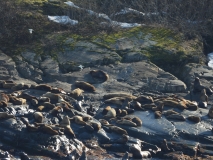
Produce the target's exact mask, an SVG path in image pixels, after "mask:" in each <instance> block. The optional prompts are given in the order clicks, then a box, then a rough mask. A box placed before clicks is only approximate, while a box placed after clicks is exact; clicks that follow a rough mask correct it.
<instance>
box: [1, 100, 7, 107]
mask: <svg viewBox="0 0 213 160" xmlns="http://www.w3.org/2000/svg"><path fill="white" fill-rule="evenodd" d="M7 105H8V103H7V102H5V101H0V108H4V107H7Z"/></svg>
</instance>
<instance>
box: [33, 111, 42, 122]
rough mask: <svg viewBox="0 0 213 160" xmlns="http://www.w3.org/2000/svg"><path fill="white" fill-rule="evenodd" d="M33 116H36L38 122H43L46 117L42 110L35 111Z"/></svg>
mask: <svg viewBox="0 0 213 160" xmlns="http://www.w3.org/2000/svg"><path fill="white" fill-rule="evenodd" d="M33 117H34V118H35V121H36V122H38V123H42V121H43V118H44V117H43V115H42V113H41V112H34V114H33Z"/></svg>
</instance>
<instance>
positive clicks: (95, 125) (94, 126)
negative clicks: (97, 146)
mask: <svg viewBox="0 0 213 160" xmlns="http://www.w3.org/2000/svg"><path fill="white" fill-rule="evenodd" d="M89 124H90V125H91V126H92V127H93V128H94V131H99V130H100V129H101V125H100V124H99V123H97V122H89Z"/></svg>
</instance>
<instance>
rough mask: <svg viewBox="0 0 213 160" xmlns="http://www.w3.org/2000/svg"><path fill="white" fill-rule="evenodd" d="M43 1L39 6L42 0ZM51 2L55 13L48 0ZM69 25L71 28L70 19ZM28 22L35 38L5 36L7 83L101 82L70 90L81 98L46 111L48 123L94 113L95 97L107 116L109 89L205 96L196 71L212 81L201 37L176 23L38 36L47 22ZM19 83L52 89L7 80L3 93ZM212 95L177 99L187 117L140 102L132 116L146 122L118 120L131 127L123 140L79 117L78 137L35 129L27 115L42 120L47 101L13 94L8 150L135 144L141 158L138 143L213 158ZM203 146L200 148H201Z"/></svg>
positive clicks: (62, 152)
mask: <svg viewBox="0 0 213 160" xmlns="http://www.w3.org/2000/svg"><path fill="white" fill-rule="evenodd" d="M37 3H38V4H37V5H38V6H39V5H40V2H37ZM42 3H43V2H42ZM47 4H49V5H50V6H51V7H54V6H55V7H56V10H57V4H58V2H52V1H49V2H45V5H44V6H45V7H47V6H49V5H47ZM35 6H36V5H35ZM35 6H33V7H35ZM44 6H43V7H44ZM31 7H32V6H31ZM45 10H46V11H48V14H49V13H51V12H50V10H48V7H47V8H45ZM74 11H75V10H74ZM74 11H73V12H74ZM120 20H122V18H120ZM45 21H47V23H50V24H49V25H51V24H52V25H53V26H54V25H57V24H55V23H54V22H51V21H48V19H47V15H46V19H45ZM31 27H32V28H33V27H35V26H31ZM62 27H65V28H66V25H65V26H63V25H62ZM118 28H119V27H118ZM27 29H28V28H26V34H28V39H27V40H28V42H29V44H30V45H26V44H18V45H17V46H15V47H14V46H13V47H14V49H15V50H12V49H11V50H8V49H7V48H8V46H7V45H5V44H2V45H1V46H0V50H1V51H0V80H1V84H3V82H4V81H7V82H8V81H12V82H13V83H15V84H21V83H24V84H27V85H29V86H36V85H41V84H46V85H49V86H51V87H53V88H54V87H56V88H60V89H62V90H63V92H60V94H61V95H63V96H64V97H66V95H67V96H68V95H69V94H68V93H70V92H71V91H73V90H74V89H75V88H77V87H76V86H75V82H76V81H85V82H88V83H90V84H92V85H94V87H95V88H96V91H95V92H94V93H91V92H89V91H86V90H85V91H84V92H83V95H82V96H80V97H79V98H74V99H73V98H68V99H69V103H70V104H71V105H72V106H73V108H72V112H71V111H69V112H68V111H63V112H62V113H59V114H58V115H57V116H53V115H51V114H50V113H49V111H42V114H43V116H44V120H43V122H44V123H45V124H60V122H61V121H62V119H63V117H65V116H67V115H68V116H69V117H70V118H71V117H73V116H74V115H82V116H90V117H91V115H89V114H88V112H86V111H87V110H88V109H89V107H90V105H92V106H93V107H94V114H93V115H92V120H91V122H96V123H98V124H100V122H99V121H98V120H99V119H102V118H103V115H102V114H101V113H102V111H103V109H104V107H106V106H107V103H105V99H104V98H103V96H104V95H107V94H110V93H123V94H128V95H132V96H135V97H139V96H141V95H144V96H151V97H153V98H156V97H169V96H174V95H175V96H178V97H182V98H184V99H187V100H190V101H195V102H197V103H198V102H199V101H200V93H194V92H192V88H193V82H194V79H195V77H199V78H200V81H201V83H202V84H203V85H204V86H205V87H209V88H212V84H213V72H212V71H213V69H212V68H210V67H208V66H206V65H205V63H206V61H207V60H206V56H205V55H204V53H203V50H204V46H203V43H202V42H201V39H200V38H199V37H194V38H192V39H190V40H189V39H185V38H184V36H183V35H182V34H180V33H178V32H175V31H172V30H171V29H168V28H163V27H159V26H158V27H153V26H148V25H145V26H144V25H142V26H139V27H134V28H129V29H122V28H119V30H117V31H116V32H111V33H106V32H101V33H99V34H98V35H94V34H91V35H87V36H84V35H81V34H74V33H70V32H68V31H67V30H66V31H58V32H50V33H47V34H45V36H44V37H42V39H41V41H40V42H38V41H34V40H35V39H37V38H38V37H37V36H38V33H39V30H37V28H36V27H35V28H33V29H34V31H33V33H32V34H29V33H28V30H27ZM91 30H92V26H91ZM39 34H40V33H39ZM79 66H83V68H81V67H79ZM92 70H102V71H104V72H105V73H107V74H108V75H109V80H107V81H104V82H100V81H97V80H95V79H94V78H92V77H91V75H90V74H89V73H90V71H92ZM18 90H21V93H25V94H29V95H31V96H35V97H36V98H37V99H38V100H39V99H41V97H42V96H43V95H44V94H45V93H46V92H47V90H44V89H35V88H33V87H29V88H27V89H23V88H22V89H17V90H14V89H11V88H9V89H8V88H5V87H3V86H2V87H1V93H6V94H12V93H14V92H15V91H18ZM208 96H209V100H208V105H207V106H206V107H204V108H202V107H199V106H198V108H197V109H196V110H190V109H189V108H185V109H179V108H174V107H173V108H172V109H174V110H175V111H177V112H178V113H180V114H181V115H182V117H183V119H182V120H180V119H169V118H168V117H166V116H164V115H162V117H161V118H160V119H156V118H155V112H153V110H152V109H150V108H148V109H147V108H146V109H145V110H144V111H137V110H135V111H134V113H132V114H129V115H128V116H130V117H131V116H132V117H133V116H137V117H139V118H140V119H141V120H142V126H140V127H128V126H126V125H117V126H119V127H121V128H122V129H125V130H126V131H127V132H128V136H129V137H128V141H127V142H125V143H123V142H122V143H120V142H119V141H116V140H117V139H119V138H121V135H119V134H115V133H112V132H110V131H109V129H108V128H107V127H106V126H104V125H102V127H101V129H100V130H98V131H91V130H89V129H88V128H87V127H85V126H81V125H78V124H75V123H72V122H71V125H70V126H71V128H72V129H73V131H74V133H75V135H76V138H73V137H69V135H67V134H61V135H60V134H59V135H50V134H47V133H42V132H40V131H38V132H29V131H28V126H27V125H26V124H25V123H24V122H23V120H22V119H21V118H23V117H24V118H26V119H27V120H28V122H29V123H30V124H34V122H35V119H34V117H33V114H34V112H36V111H39V109H38V107H39V105H38V106H37V105H36V106H34V105H33V103H32V102H31V101H30V99H27V98H26V100H27V101H26V103H24V104H19V105H16V104H14V103H11V102H9V103H8V106H7V107H2V108H1V112H7V113H9V114H12V115H14V117H15V118H14V117H13V118H9V119H3V120H0V126H1V128H0V133H1V135H2V136H1V138H0V141H1V145H0V149H1V153H0V156H1V158H11V159H15V158H16V159H30V158H31V159H78V158H79V157H80V158H81V159H86V158H85V157H84V154H86V157H87V158H88V159H113V158H118V159H119V158H120V159H121V158H122V157H123V156H125V153H126V152H129V157H130V158H135V157H134V156H135V155H134V153H135V152H134V151H132V150H131V149H130V148H131V147H132V146H135V148H137V151H138V152H139V153H140V154H143V153H142V151H149V152H150V153H151V156H152V157H154V158H159V159H166V158H167V159H172V158H177V159H181V158H185V159H194V158H198V159H199V158H200V159H201V158H203V159H205V158H206V159H208V158H209V157H211V156H213V152H212V150H213V146H212V140H213V139H212V138H213V133H212V127H213V121H212V119H211V118H210V117H209V116H208V112H209V109H210V108H211V106H212V103H213V101H212V96H211V95H208ZM66 100H67V99H66ZM67 101H68V100H67ZM122 103H124V102H122ZM155 104H156V105H157V103H156V102H155ZM123 105H124V104H122V105H121V106H119V105H116V104H111V107H114V108H117V107H120V108H122V106H123ZM142 105H144V104H143V103H142ZM169 109H171V106H166V105H165V108H164V111H166V110H169ZM73 113H74V114H73ZM189 115H194V116H197V117H200V119H201V121H200V122H199V123H194V122H191V121H190V120H188V119H187V117H189ZM164 139H166V140H167V141H168V146H169V148H170V149H169V150H166V149H165V148H164V147H162V142H163V140H164ZM198 144H199V145H198ZM142 146H143V147H142ZM198 146H199V147H200V148H199V152H198V151H197V150H196V147H198ZM138 148H139V149H138ZM141 148H142V149H141ZM124 159H125V157H124Z"/></svg>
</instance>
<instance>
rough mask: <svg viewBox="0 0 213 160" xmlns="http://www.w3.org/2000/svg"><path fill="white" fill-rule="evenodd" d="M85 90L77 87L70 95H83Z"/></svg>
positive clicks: (75, 96) (76, 96)
mask: <svg viewBox="0 0 213 160" xmlns="http://www.w3.org/2000/svg"><path fill="white" fill-rule="evenodd" d="M83 92H84V90H82V89H80V88H76V89H74V90H73V91H72V92H71V93H70V96H71V97H73V98H78V97H79V96H81V95H82V93H83Z"/></svg>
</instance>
